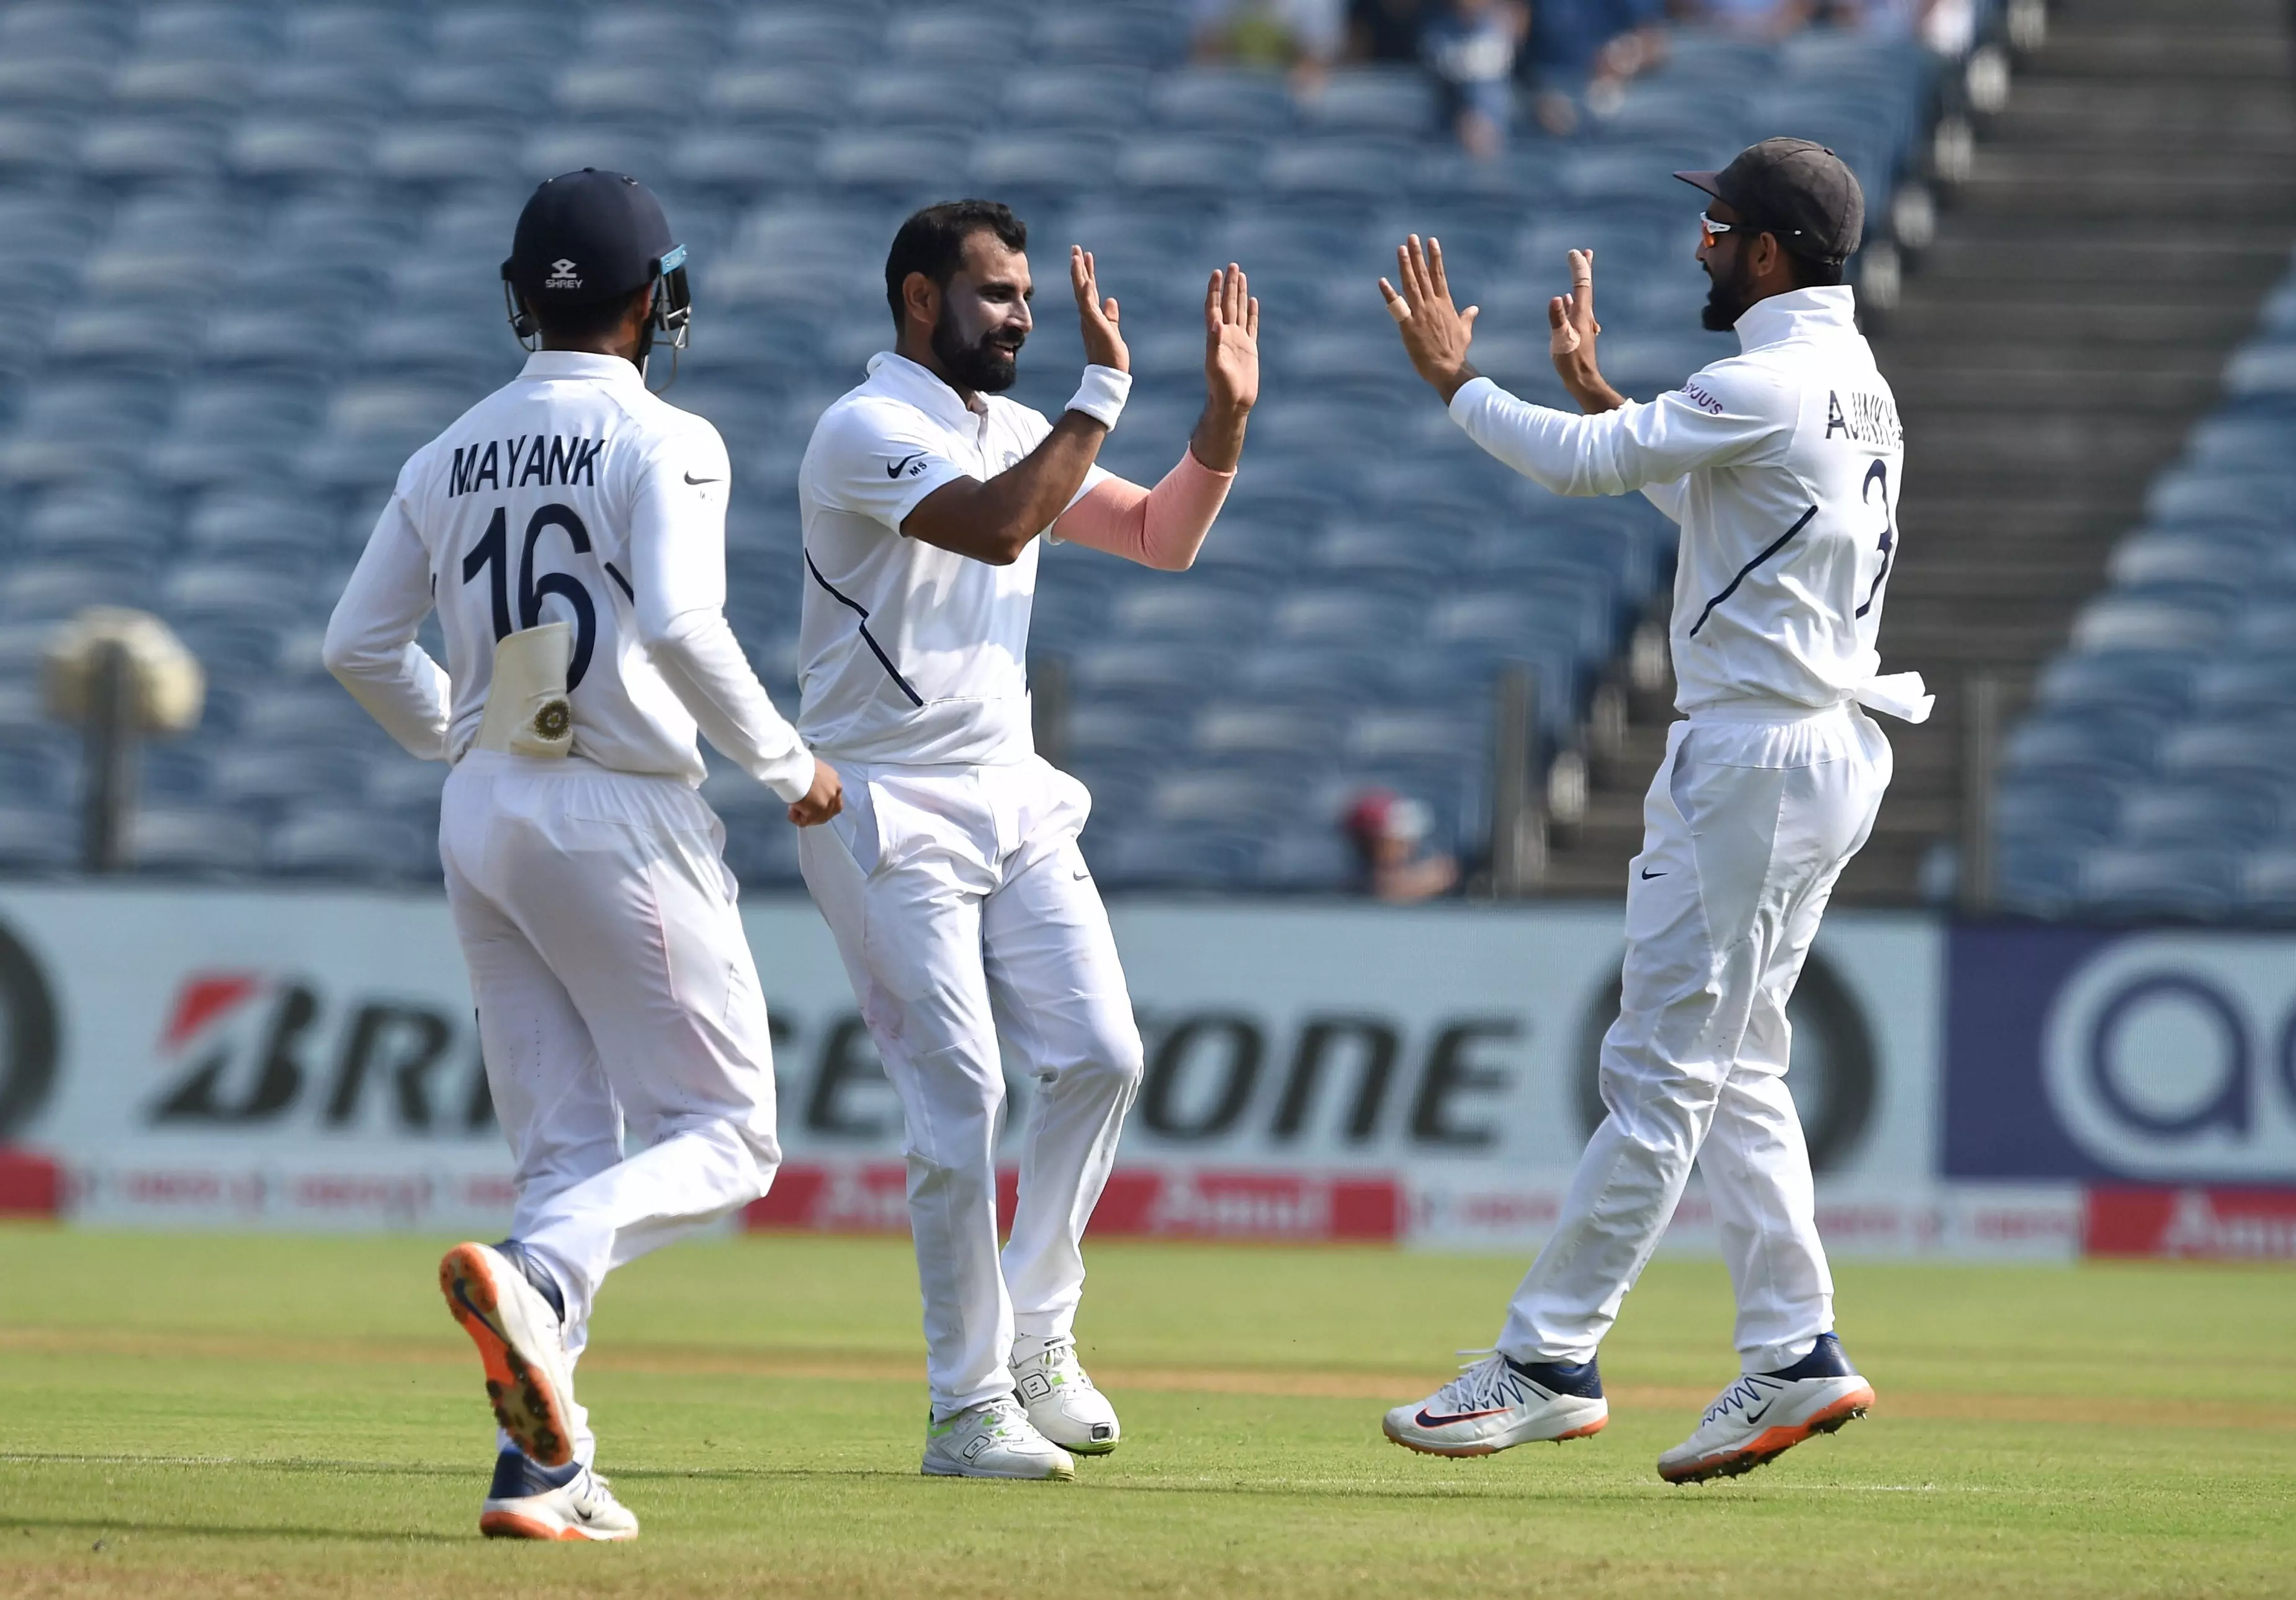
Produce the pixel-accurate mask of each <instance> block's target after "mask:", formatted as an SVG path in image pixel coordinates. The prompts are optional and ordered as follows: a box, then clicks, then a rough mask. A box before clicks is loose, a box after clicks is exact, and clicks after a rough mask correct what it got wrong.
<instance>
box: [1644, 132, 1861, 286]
mask: <svg viewBox="0 0 2296 1600" xmlns="http://www.w3.org/2000/svg"><path fill="white" fill-rule="evenodd" d="M1674 176H1677V177H1678V178H1680V179H1681V180H1682V181H1683V182H1684V183H1685V184H1695V185H1696V186H1697V187H1699V188H1701V189H1703V190H1705V191H1706V192H1707V193H1709V194H1710V195H1712V196H1714V197H1715V198H1716V199H1717V200H1722V201H1725V202H1726V203H1727V204H1728V205H1729V206H1730V207H1731V208H1734V210H1736V211H1737V213H1738V214H1739V215H1740V216H1743V217H1744V218H1745V219H1746V220H1747V221H1748V222H1749V223H1751V224H1753V225H1754V226H1756V227H1758V228H1759V229H1760V230H1761V231H1762V232H1763V233H1775V234H1776V235H1777V237H1778V242H1779V243H1780V244H1782V245H1784V246H1785V248H1786V249H1790V250H1792V252H1793V253H1794V254H1795V255H1797V256H1807V257H1809V258H1810V259H1812V260H1814V261H1823V262H1825V263H1826V264H1827V265H1832V266H1839V265H1841V264H1842V263H1843V262H1845V261H1847V260H1849V257H1850V254H1851V252H1852V251H1854V250H1856V249H1857V241H1858V240H1859V239H1860V238H1862V237H1864V235H1865V233H1866V192H1865V191H1864V190H1862V189H1860V188H1859V187H1858V186H1857V174H1856V173H1854V172H1852V171H1850V170H1849V167H1846V166H1844V165H1843V164H1842V160H1841V157H1840V156H1837V155H1835V154H1834V153H1833V151H1830V150H1828V149H1826V148H1825V145H1823V144H1813V143H1810V142H1809V141H1808V139H1765V140H1763V141H1762V142H1761V143H1759V144H1751V145H1749V146H1747V147H1746V148H1745V149H1744V150H1743V151H1739V152H1738V159H1736V160H1734V161H1733V162H1731V163H1730V165H1728V166H1727V167H1724V168H1723V169H1722V170H1721V171H1719V172H1677V173H1676V174H1675V175H1674Z"/></svg>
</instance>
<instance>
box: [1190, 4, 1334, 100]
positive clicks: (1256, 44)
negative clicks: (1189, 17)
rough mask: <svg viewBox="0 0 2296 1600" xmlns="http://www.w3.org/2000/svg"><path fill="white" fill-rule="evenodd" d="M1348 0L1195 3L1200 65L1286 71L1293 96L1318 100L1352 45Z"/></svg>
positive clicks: (1197, 52) (1194, 17)
mask: <svg viewBox="0 0 2296 1600" xmlns="http://www.w3.org/2000/svg"><path fill="white" fill-rule="evenodd" d="M1348 5H1349V0H1195V7H1194V15H1193V30H1194V37H1195V46H1194V55H1195V59H1196V60H1198V61H1238V62H1242V63H1243V64H1245V65H1250V66H1264V67H1283V68H1284V69H1287V70H1288V71H1289V72H1290V74H1291V78H1292V92H1293V93H1295V94H1301V95H1313V94H1316V92H1317V91H1318V90H1320V89H1321V88H1322V87H1323V86H1324V80H1325V79H1327V78H1330V77H1331V74H1332V65H1333V62H1334V61H1338V60H1339V58H1340V51H1341V47H1342V46H1343V45H1346V43H1347V36H1348Z"/></svg>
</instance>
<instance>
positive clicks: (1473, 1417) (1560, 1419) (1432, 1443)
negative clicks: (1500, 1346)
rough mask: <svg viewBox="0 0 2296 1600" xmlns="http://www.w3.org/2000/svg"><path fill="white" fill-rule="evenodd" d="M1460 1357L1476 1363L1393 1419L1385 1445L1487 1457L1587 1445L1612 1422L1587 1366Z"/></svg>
mask: <svg viewBox="0 0 2296 1600" xmlns="http://www.w3.org/2000/svg"><path fill="white" fill-rule="evenodd" d="M1459 1353H1460V1354H1462V1355H1471V1356H1480V1358H1481V1359H1480V1360H1475V1361H1470V1362H1469V1363H1468V1364H1467V1365H1466V1366H1464V1367H1461V1368H1460V1369H1459V1376H1457V1377H1456V1378H1453V1379H1452V1380H1451V1381H1450V1382H1449V1383H1447V1384H1444V1385H1443V1386H1442V1387H1441V1388H1440V1389H1438V1390H1437V1391H1436V1392H1434V1393H1432V1394H1431V1395H1429V1396H1428V1397H1427V1398H1426V1399H1425V1400H1422V1401H1421V1402H1420V1403H1419V1404H1417V1405H1415V1406H1398V1407H1397V1408H1395V1409H1394V1410H1392V1411H1390V1412H1389V1413H1388V1414H1387V1421H1386V1424H1385V1428H1386V1432H1387V1436H1388V1437H1389V1438H1390V1439H1391V1440H1393V1441H1395V1442H1396V1443H1398V1444H1399V1445H1401V1446H1403V1448H1404V1449H1408V1450H1417V1451H1419V1452H1420V1453H1421V1454H1422V1455H1426V1456H1488V1455H1490V1454H1491V1453H1492V1452H1493V1451H1496V1450H1504V1449H1508V1448H1510V1447H1511V1446H1513V1445H1518V1444H1531V1443H1536V1442H1538V1441H1542V1440H1553V1441H1555V1442H1556V1443H1560V1442H1562V1441H1563V1440H1565V1439H1584V1438H1586V1437H1587V1435H1588V1434H1589V1433H1600V1432H1601V1431H1602V1429H1603V1424H1605V1423H1608V1422H1609V1421H1610V1420H1611V1407H1610V1402H1609V1401H1607V1400H1604V1399H1603V1377H1602V1374H1601V1373H1600V1372H1598V1371H1597V1370H1596V1369H1595V1363H1594V1362H1592V1361H1585V1362H1578V1363H1570V1362H1562V1361H1537V1362H1529V1363H1525V1362H1520V1361H1515V1360H1512V1359H1509V1358H1507V1357H1505V1356H1503V1355H1501V1354H1499V1353H1498V1352H1497V1351H1460V1352H1459Z"/></svg>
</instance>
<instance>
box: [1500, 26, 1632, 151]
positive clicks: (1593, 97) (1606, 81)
mask: <svg viewBox="0 0 2296 1600" xmlns="http://www.w3.org/2000/svg"><path fill="white" fill-rule="evenodd" d="M1665 14H1666V4H1665V0H1536V3H1535V4H1533V5H1532V6H1531V10H1530V37H1529V45H1528V46H1527V48H1525V50H1524V51H1523V54H1522V60H1521V61H1520V62H1519V63H1518V72H1519V75H1520V76H1521V77H1522V78H1524V79H1525V80H1526V81H1528V82H1529V85H1530V86H1531V90H1532V101H1531V107H1532V114H1533V115H1534V116H1536V117H1537V118H1538V124H1539V126H1540V127H1543V128H1545V129H1546V131H1547V132H1548V133H1550V134H1554V135H1556V136H1558V137H1562V136H1567V135H1570V134H1573V133H1575V132H1577V131H1578V128H1579V119H1580V117H1581V115H1582V113H1591V114H1592V115H1594V116H1595V117H1596V118H1601V117H1604V116H1607V115H1609V114H1610V113H1611V112H1612V111H1614V110H1617V109H1618V106H1619V102H1620V98H1621V97H1622V96H1623V94H1624V93H1625V87H1626V84H1627V81H1628V79H1629V78H1635V77H1636V76H1637V75H1639V74H1641V73H1644V72H1647V71H1649V70H1650V69H1652V68H1653V67H1656V66H1657V65H1659V64H1660V63H1661V61H1665V59H1666V30H1665V29H1664V28H1663V27H1661V23H1662V22H1663V20H1665Z"/></svg>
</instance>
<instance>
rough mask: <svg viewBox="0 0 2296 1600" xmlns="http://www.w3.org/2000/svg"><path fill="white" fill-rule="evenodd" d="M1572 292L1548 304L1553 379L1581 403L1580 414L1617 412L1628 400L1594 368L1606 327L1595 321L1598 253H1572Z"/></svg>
mask: <svg viewBox="0 0 2296 1600" xmlns="http://www.w3.org/2000/svg"><path fill="white" fill-rule="evenodd" d="M1569 259H1570V293H1569V294H1567V295H1556V296H1555V297H1554V298H1553V299H1551V300H1549V301H1547V303H1546V326H1547V343H1546V350H1547V354H1548V355H1549V356H1550V357H1552V358H1553V360H1554V375H1555V376H1556V377H1558V378H1560V379H1562V387H1563V388H1566V389H1568V390H1570V397H1571V398H1572V399H1573V400H1576V401H1577V402H1579V409H1580V410H1581V411H1587V412H1599V411H1616V410H1617V409H1618V408H1619V407H1620V406H1621V405H1624V404H1626V396H1623V395H1621V394H1620V393H1619V391H1618V390H1616V389H1614V388H1611V386H1610V384H1609V383H1608V382H1607V381H1605V380H1604V379H1603V374H1602V371H1601V370H1600V369H1599V368H1597V367H1596V366H1595V335H1596V334H1598V333H1600V332H1602V331H1603V324H1602V323H1600V322H1596V321H1595V252H1594V251H1592V250H1572V251H1570V254H1569Z"/></svg>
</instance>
